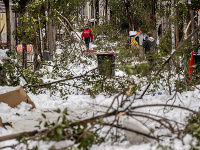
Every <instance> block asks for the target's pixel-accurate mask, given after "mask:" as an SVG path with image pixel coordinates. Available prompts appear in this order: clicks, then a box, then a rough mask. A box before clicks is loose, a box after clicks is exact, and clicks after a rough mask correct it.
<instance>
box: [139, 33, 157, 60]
mask: <svg viewBox="0 0 200 150" xmlns="http://www.w3.org/2000/svg"><path fill="white" fill-rule="evenodd" d="M142 46H143V48H144V49H145V55H146V57H147V59H148V60H149V61H151V62H152V61H153V58H152V56H153V54H154V53H155V46H156V41H155V39H154V38H153V37H152V34H151V32H148V33H147V38H146V39H145V40H144V41H143V44H142Z"/></svg>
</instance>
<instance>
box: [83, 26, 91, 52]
mask: <svg viewBox="0 0 200 150" xmlns="http://www.w3.org/2000/svg"><path fill="white" fill-rule="evenodd" d="M81 37H82V38H84V40H85V44H86V46H87V50H89V44H90V38H91V42H92V40H93V35H92V31H91V30H90V29H89V27H88V24H86V25H85V29H84V30H83V32H82V34H81Z"/></svg>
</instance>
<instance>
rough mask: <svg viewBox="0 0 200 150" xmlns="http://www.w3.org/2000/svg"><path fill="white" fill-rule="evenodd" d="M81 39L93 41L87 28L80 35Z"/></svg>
mask: <svg viewBox="0 0 200 150" xmlns="http://www.w3.org/2000/svg"><path fill="white" fill-rule="evenodd" d="M81 37H84V38H91V39H93V35H92V31H91V30H90V29H89V28H88V29H84V30H83V32H82V34H81Z"/></svg>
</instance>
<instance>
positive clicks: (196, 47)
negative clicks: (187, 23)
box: [189, 5, 198, 51]
mask: <svg viewBox="0 0 200 150" xmlns="http://www.w3.org/2000/svg"><path fill="white" fill-rule="evenodd" d="M189 12H190V19H191V28H192V32H193V31H194V30H195V20H194V14H193V10H192V6H191V5H190V6H189ZM193 42H194V43H193V44H194V48H195V50H194V51H198V46H197V43H198V38H197V33H196V34H194V37H193Z"/></svg>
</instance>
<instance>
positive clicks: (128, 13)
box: [124, 0, 134, 31]
mask: <svg viewBox="0 0 200 150" xmlns="http://www.w3.org/2000/svg"><path fill="white" fill-rule="evenodd" d="M124 4H125V8H126V16H127V19H128V23H129V31H132V30H134V23H133V13H132V12H131V11H130V9H129V8H130V7H131V3H130V1H129V0H124Z"/></svg>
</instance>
